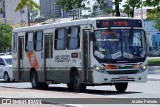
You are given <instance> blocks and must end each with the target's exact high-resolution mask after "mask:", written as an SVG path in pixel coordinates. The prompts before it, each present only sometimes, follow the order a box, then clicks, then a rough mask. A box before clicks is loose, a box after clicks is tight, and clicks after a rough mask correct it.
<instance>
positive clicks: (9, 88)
mask: <svg viewBox="0 0 160 107" xmlns="http://www.w3.org/2000/svg"><path fill="white" fill-rule="evenodd" d="M0 98H36V99H37V98H53V99H43V101H45V102H46V103H51V105H52V106H66V104H65V105H63V104H62V105H61V104H60V105H59V103H66V102H65V100H67V101H69V102H73V103H76V101H78V100H81V102H82V103H83V100H84V102H85V101H87V100H88V99H84V98H98V99H97V100H100V98H110V99H111V98H122V100H121V101H118V102H117V103H123V102H124V101H125V100H123V98H124V99H128V98H135V99H137V98H160V75H159V74H149V75H148V82H147V83H129V86H128V89H127V91H126V92H125V93H118V92H117V91H116V89H115V87H114V86H95V87H91V86H89V87H87V91H86V92H85V93H74V92H70V91H69V90H68V88H67V86H66V85H65V84H58V85H50V86H49V88H48V89H47V90H35V89H32V88H31V83H28V82H11V83H5V82H4V81H3V80H0ZM54 98H55V99H57V98H60V99H58V101H57V103H58V105H55V102H56V101H55V99H54ZM63 98H64V99H63ZM69 98H71V99H69ZM75 98H80V99H75ZM81 98H83V99H81ZM68 99H69V100H68ZM53 100H54V101H53ZM59 100H62V101H60V102H59ZM63 101H64V102H63ZM88 101H89V100H88ZM101 101H103V99H102V100H101ZM110 101H111V102H112V103H114V99H111V100H110ZM95 102H96V101H95ZM93 103H94V102H92V104H93ZM97 103H99V102H97ZM104 103H105V102H104ZM106 103H107V102H106ZM124 103H125V102H124ZM71 105H72V106H87V107H94V106H95V107H96V106H98V104H97V105H96V103H95V104H94V105H88V104H71ZM133 105H134V104H132V105H131V107H132V106H133ZM149 105H150V104H149ZM45 106H47V105H45ZM101 106H102V107H103V106H104V107H105V106H106V105H103V104H101ZM112 106H113V107H114V104H112ZM115 106H116V105H115ZM122 106H123V107H125V105H122ZM138 106H141V105H138V104H136V107H138ZM150 106H151V105H150ZM150 106H148V105H146V106H145V107H150ZM152 106H153V107H157V106H159V105H157V104H153V105H152ZM0 107H5V106H4V105H3V106H2V105H0ZM7 107H8V106H7ZM16 107H18V106H16ZM39 107H40V106H39ZM47 107H49V105H48V106H47Z"/></svg>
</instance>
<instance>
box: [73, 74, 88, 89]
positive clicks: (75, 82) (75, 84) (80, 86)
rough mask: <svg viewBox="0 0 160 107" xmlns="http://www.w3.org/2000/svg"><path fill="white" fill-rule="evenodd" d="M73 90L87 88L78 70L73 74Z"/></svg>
mask: <svg viewBox="0 0 160 107" xmlns="http://www.w3.org/2000/svg"><path fill="white" fill-rule="evenodd" d="M73 90H74V91H75V92H84V91H85V90H86V85H85V84H82V83H81V79H80V76H79V74H78V72H75V73H74V76H73Z"/></svg>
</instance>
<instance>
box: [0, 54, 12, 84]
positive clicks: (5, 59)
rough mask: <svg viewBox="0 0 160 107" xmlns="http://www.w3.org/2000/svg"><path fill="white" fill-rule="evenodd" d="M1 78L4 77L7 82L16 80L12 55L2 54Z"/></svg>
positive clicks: (0, 64)
mask: <svg viewBox="0 0 160 107" xmlns="http://www.w3.org/2000/svg"><path fill="white" fill-rule="evenodd" d="M0 79H4V80H5V81H6V82H9V81H13V80H14V78H13V72H12V56H11V55H5V56H0Z"/></svg>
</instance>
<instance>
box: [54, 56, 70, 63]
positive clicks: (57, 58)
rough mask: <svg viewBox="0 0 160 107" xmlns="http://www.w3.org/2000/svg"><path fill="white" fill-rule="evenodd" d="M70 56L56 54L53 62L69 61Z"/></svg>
mask: <svg viewBox="0 0 160 107" xmlns="http://www.w3.org/2000/svg"><path fill="white" fill-rule="evenodd" d="M69 61H70V56H69V55H57V56H55V62H69Z"/></svg>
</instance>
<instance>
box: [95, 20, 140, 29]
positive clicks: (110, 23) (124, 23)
mask: <svg viewBox="0 0 160 107" xmlns="http://www.w3.org/2000/svg"><path fill="white" fill-rule="evenodd" d="M96 24H97V28H104V27H142V21H141V20H138V19H137V20H130V19H111V20H97V22H96Z"/></svg>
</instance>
